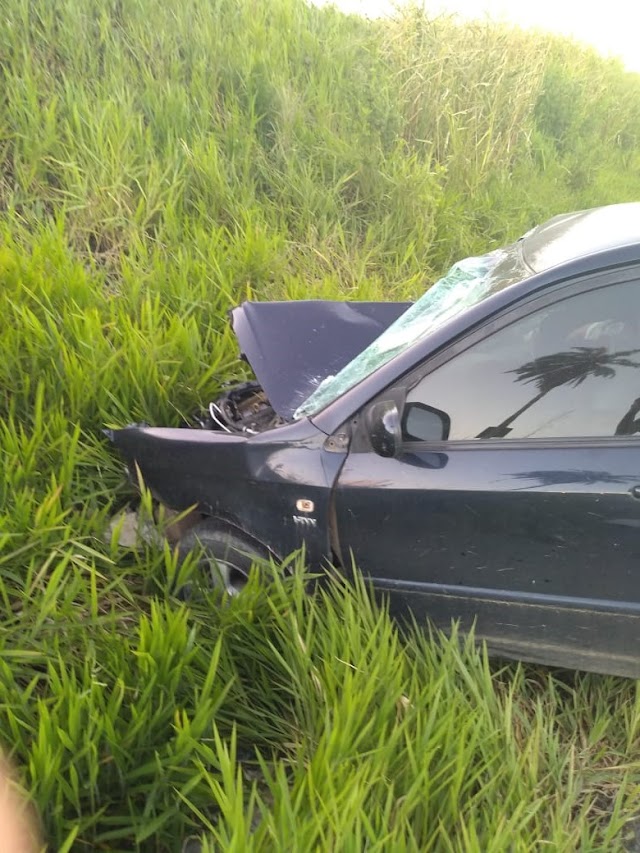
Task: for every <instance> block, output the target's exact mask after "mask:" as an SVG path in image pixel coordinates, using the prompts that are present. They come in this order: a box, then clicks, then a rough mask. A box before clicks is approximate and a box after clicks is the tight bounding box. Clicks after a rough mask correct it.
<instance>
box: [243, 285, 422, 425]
mask: <svg viewBox="0 0 640 853" xmlns="http://www.w3.org/2000/svg"><path fill="white" fill-rule="evenodd" d="M410 305H411V303H409V302H332V301H326V300H305V301H296V302H244V303H243V304H242V305H240V306H239V307H238V308H234V309H233V311H232V312H231V323H232V326H233V331H234V332H235V334H236V337H237V338H238V342H239V344H240V350H241V352H242V355H243V357H244V358H245V359H246V360H247V361H248V362H249V364H250V365H251V367H252V368H253V371H254V373H255V375H256V379H257V380H258V382H259V383H260V385H261V386H262V388H263V390H264V392H265V393H266V395H267V397H268V398H269V402H270V403H271V405H272V406H273V408H274V409H275V411H276V412H277V413H278V414H279V415H280V416H281V417H283V418H286V419H289V418H291V416H292V415H293V412H294V411H295V410H296V409H297V408H298V406H299V405H300V404H301V403H302V402H303V401H304V400H306V398H307V397H308V396H309V395H310V394H311V393H312V392H313V391H314V390H315V389H316V388H317V386H318V385H319V383H320V382H322V380H323V379H326V378H327V376H332V375H333V374H335V373H337V372H338V371H339V370H340V369H341V368H343V367H344V366H345V365H346V364H348V363H349V362H350V361H351V359H352V358H355V356H356V355H358V353H360V352H361V351H362V350H363V349H364V348H365V347H367V346H369V344H370V343H371V342H372V341H374V340H375V339H376V338H377V337H378V335H380V334H382V332H383V331H384V330H385V329H386V328H387V327H388V326H390V325H391V324H392V323H393V322H394V321H395V320H397V318H398V317H399V316H400V315H401V314H402V313H403V312H404V311H406V310H407V308H409V307H410Z"/></svg>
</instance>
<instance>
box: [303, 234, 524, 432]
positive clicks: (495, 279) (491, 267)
mask: <svg viewBox="0 0 640 853" xmlns="http://www.w3.org/2000/svg"><path fill="white" fill-rule="evenodd" d="M519 249H520V246H519V243H514V244H513V245H512V246H509V247H507V248H506V249H498V250H497V251H495V252H490V253H489V254H488V255H482V256H481V257H478V258H466V259H465V260H463V261H459V262H458V263H457V264H454V266H453V267H452V268H451V269H450V270H449V272H448V273H447V274H446V275H445V276H444V277H443V278H441V279H439V281H437V282H436V283H435V284H434V285H433V286H432V287H430V288H429V290H427V292H426V293H425V294H424V295H423V296H422V297H420V299H418V301H417V302H415V303H414V304H413V305H412V306H411V307H410V308H409V309H408V310H407V311H405V312H404V314H402V315H401V316H400V317H399V318H398V319H397V320H396V321H395V323H392V325H391V326H389V328H388V329H386V330H385V331H384V332H383V333H382V334H381V335H380V337H378V338H376V340H375V341H373V343H372V344H370V345H369V346H368V347H367V348H366V349H364V350H363V351H362V352H361V353H360V354H359V355H357V356H356V357H355V358H354V359H353V360H352V361H350V362H349V364H347V365H346V366H345V367H343V368H342V370H340V371H339V372H338V373H336V375H335V376H328V377H327V378H326V379H325V380H324V381H323V382H321V383H320V385H318V387H317V388H316V390H315V391H314V392H313V394H311V396H310V397H308V398H307V399H306V400H305V402H304V403H303V404H302V405H301V406H299V407H298V409H296V411H295V412H294V415H293V417H294V418H301V417H304V416H305V415H315V414H317V413H318V412H319V411H320V410H321V409H324V407H325V406H328V405H329V403H332V402H333V401H334V400H336V399H337V398H338V397H340V396H341V395H342V394H344V393H345V392H346V391H349V390H350V389H351V388H353V387H354V386H355V385H357V384H358V383H359V382H362V380H363V379H366V378H367V376H370V375H371V374H372V373H373V372H374V371H376V370H378V369H379V368H380V367H382V366H383V365H385V364H387V363H388V362H390V361H391V359H392V358H395V356H396V355H398V354H399V353H401V352H404V351H405V350H407V349H408V348H409V347H410V346H412V345H413V344H414V343H416V341H418V340H419V339H420V338H423V337H424V336H426V335H427V334H429V333H430V332H433V331H434V330H435V329H437V328H438V327H439V326H442V325H443V324H444V323H446V322H448V321H449V320H451V319H452V318H453V317H455V316H457V315H458V314H461V313H462V312H463V311H466V310H467V309H468V308H470V307H472V306H473V305H476V304H477V303H479V302H481V301H482V300H483V299H486V298H487V297H488V296H491V295H492V294H494V293H497V292H498V291H499V290H502V289H503V288H505V287H507V286H508V285H510V284H513V283H514V282H516V281H520V280H521V279H523V278H524V277H525V276H526V275H527V274H529V271H528V270H527V268H526V267H525V265H524V262H523V261H522V257H521V253H520V250H519Z"/></svg>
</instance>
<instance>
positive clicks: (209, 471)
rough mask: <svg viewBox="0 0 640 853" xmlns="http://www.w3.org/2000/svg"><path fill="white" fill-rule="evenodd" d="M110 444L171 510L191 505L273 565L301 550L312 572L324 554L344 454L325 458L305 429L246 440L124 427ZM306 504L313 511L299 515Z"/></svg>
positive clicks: (320, 440) (318, 439)
mask: <svg viewBox="0 0 640 853" xmlns="http://www.w3.org/2000/svg"><path fill="white" fill-rule="evenodd" d="M110 438H111V440H112V441H113V443H114V444H115V446H116V447H117V448H118V450H119V451H120V452H121V453H122V455H123V456H124V457H125V458H126V459H127V461H128V464H129V468H130V472H131V476H132V478H133V479H135V477H136V476H137V471H136V466H137V469H139V470H140V472H141V474H142V477H143V479H144V482H145V485H146V486H147V487H148V488H149V489H150V490H151V492H152V494H153V495H154V497H155V498H156V499H157V500H158V501H160V502H161V503H162V504H164V505H166V506H168V507H170V508H171V509H175V510H179V511H181V510H186V509H188V508H189V507H192V506H194V505H196V506H197V507H198V508H199V509H200V510H201V511H202V512H203V513H204V514H206V515H208V516H211V517H213V518H215V519H217V520H219V521H221V522H223V523H224V524H228V525H231V526H233V527H237V528H239V529H241V530H243V531H244V532H246V533H247V534H249V535H250V536H251V537H252V538H253V539H255V540H256V542H258V543H259V544H260V545H262V546H263V547H264V548H265V549H267V550H268V551H269V553H271V554H272V555H273V556H275V557H276V558H279V559H282V558H283V557H285V556H287V555H288V554H290V553H291V552H292V551H294V550H297V549H299V548H301V547H303V546H304V547H305V548H306V554H307V558H308V560H309V562H310V564H311V565H313V566H319V565H320V564H321V563H322V562H323V560H324V558H325V556H326V555H327V554H328V553H329V552H330V544H329V527H330V524H329V501H330V494H331V487H332V484H333V482H334V481H335V478H336V475H337V471H338V468H339V466H340V465H341V463H342V461H343V460H344V455H345V454H344V452H343V453H340V452H331V451H326V450H325V449H324V447H323V445H324V442H325V440H326V436H324V435H323V434H322V433H320V432H319V431H318V430H317V429H315V428H314V427H313V426H312V425H311V423H310V422H308V421H304V422H301V423H300V424H293V425H291V426H284V427H281V428H280V429H277V430H271V431H269V432H266V433H263V434H261V435H257V436H253V437H251V438H245V437H242V436H235V435H229V434H227V433H225V432H208V431H205V430H195V429H169V428H165V429H163V428H149V427H137V426H130V427H125V428H124V429H120V430H111V431H110ZM300 501H310V502H311V503H312V504H313V511H303V512H301V511H299V510H298V509H297V506H298V504H299V502H300Z"/></svg>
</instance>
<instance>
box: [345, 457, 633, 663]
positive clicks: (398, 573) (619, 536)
mask: <svg viewBox="0 0 640 853" xmlns="http://www.w3.org/2000/svg"><path fill="white" fill-rule="evenodd" d="M525 444H526V443H523V444H522V445H520V446H510V444H509V442H508V441H499V442H496V443H495V444H494V443H493V442H491V443H483V444H481V446H479V447H475V448H472V447H471V446H470V443H469V444H467V446H461V447H457V448H456V447H453V446H452V445H451V446H450V447H448V448H447V449H446V451H445V450H444V445H443V449H442V450H440V451H437V450H434V449H433V448H428V449H427V448H423V449H420V448H419V447H417V448H416V449H415V450H413V452H411V453H409V452H407V453H404V454H402V455H401V456H400V457H399V458H396V459H394V458H390V459H384V458H382V457H380V456H378V455H377V454H375V453H373V452H370V453H366V452H365V453H351V454H349V457H348V458H347V460H346V462H345V465H344V466H343V468H342V471H341V474H340V478H339V482H338V486H337V488H336V498H335V500H336V517H337V519H338V537H339V541H340V542H341V545H342V547H343V549H346V550H347V551H348V553H349V556H350V557H352V558H353V559H354V561H355V563H356V564H357V565H358V566H359V568H360V569H361V570H362V571H363V572H364V573H365V574H366V575H368V576H369V577H371V579H372V581H373V583H374V585H375V586H376V587H378V588H381V589H382V588H384V589H388V590H389V591H390V594H391V597H392V599H393V598H395V597H396V596H397V595H399V596H400V599H401V600H402V601H404V600H405V599H406V597H407V595H409V594H410V593H409V591H410V590H411V595H413V599H412V610H413V611H414V613H415V614H416V615H420V616H423V617H424V616H425V615H430V616H431V618H435V620H436V621H437V622H438V624H441V625H442V624H446V619H447V618H448V617H445V616H443V613H444V610H442V609H437V608H435V609H434V607H433V599H434V596H435V597H436V598H438V600H440V598H441V597H442V596H449V599H448V600H447V603H448V606H449V605H451V601H450V598H451V596H453V597H454V598H456V600H459V601H464V602H466V603H465V607H464V615H465V619H466V621H467V623H468V622H469V620H473V619H474V618H477V620H478V624H477V631H478V636H479V637H481V638H482V639H486V640H487V641H493V642H494V644H495V642H496V640H497V639H499V640H500V643H501V648H502V649H503V650H504V651H505V652H506V651H509V649H511V651H512V653H515V649H516V646H517V645H518V644H519V643H521V641H522V639H523V636H524V634H523V630H524V627H525V626H524V624H523V623H521V619H520V617H518V618H515V615H516V614H517V613H520V614H521V616H523V615H524V614H527V618H533V614H537V615H536V616H535V619H534V621H533V622H532V626H534V627H535V630H536V631H537V634H536V635H535V637H534V639H535V641H536V642H540V643H541V644H542V645H544V646H545V647H548V648H552V647H558V648H559V649H562V653H563V654H564V660H565V663H566V662H568V661H570V660H571V661H573V660H574V658H573V657H572V655H576V654H578V653H581V652H582V650H583V648H584V647H585V646H588V645H589V643H590V640H591V639H592V638H591V635H590V634H589V633H588V630H589V629H588V628H587V626H588V625H589V624H590V623H589V620H588V619H585V615H584V614H585V613H586V612H587V611H589V610H596V609H597V610H599V612H600V614H601V615H600V617H599V619H600V621H603V620H605V621H606V619H607V617H609V618H610V619H611V621H612V622H615V617H616V614H617V612H618V611H619V609H620V606H621V605H623V606H624V607H625V608H626V612H627V616H628V620H627V624H628V627H629V628H630V630H631V629H632V630H633V631H634V632H635V633H632V635H631V636H630V637H629V638H628V640H627V643H628V642H631V640H632V639H633V641H634V642H635V640H636V639H640V500H638V499H637V498H635V497H633V489H634V487H636V486H638V485H640V442H635V444H634V442H633V441H622V442H620V443H615V441H611V442H609V444H608V445H606V444H605V443H604V442H603V443H601V445H600V446H599V447H598V446H597V445H596V446H594V445H593V444H588V443H584V444H574V445H571V443H570V442H567V443H565V445H564V446H549V445H547V446H537V445H536V444H535V443H533V442H530V443H529V446H525ZM516 445H517V443H516ZM391 529H392V530H393V536H390V535H389V532H390V530H391ZM479 593H481V595H479ZM500 601H503V602H505V608H504V611H506V610H509V611H510V612H512V616H513V617H514V618H512V617H511V616H507V615H506V613H505V612H504V611H503V610H501V608H500V607H499V606H498V604H497V602H500ZM392 603H393V604H394V606H395V607H396V609H397V607H398V605H397V603H394V602H392ZM507 605H508V606H507ZM516 605H518V606H522V608H524V609H523V610H522V611H519V610H518V609H517V607H516ZM547 605H548V607H549V609H550V611H554V612H555V611H562V612H563V613H564V616H563V617H562V618H561V619H559V621H558V622H557V624H556V622H555V621H554V620H553V619H550V620H547V621H545V620H544V619H542V618H540V614H542V613H543V612H544V610H545V607H546V606H547ZM451 606H452V605H451ZM527 608H528V609H527ZM461 613H462V611H461ZM461 613H460V614H459V615H461ZM441 617H442V618H443V619H444V620H445V622H444V623H443V622H442V621H441ZM585 632H586V633H585ZM638 648H640V647H638ZM632 649H633V646H629V650H630V653H631V651H632ZM571 665H577V664H571ZM636 672H637V673H638V675H640V666H638V662H637V661H636ZM624 674H630V673H629V672H625V673H624Z"/></svg>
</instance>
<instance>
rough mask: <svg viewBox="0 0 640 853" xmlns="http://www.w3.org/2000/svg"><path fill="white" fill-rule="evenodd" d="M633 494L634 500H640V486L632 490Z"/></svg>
mask: <svg viewBox="0 0 640 853" xmlns="http://www.w3.org/2000/svg"><path fill="white" fill-rule="evenodd" d="M631 494H632V495H633V497H634V498H640V486H633V488H632V489H631Z"/></svg>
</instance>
